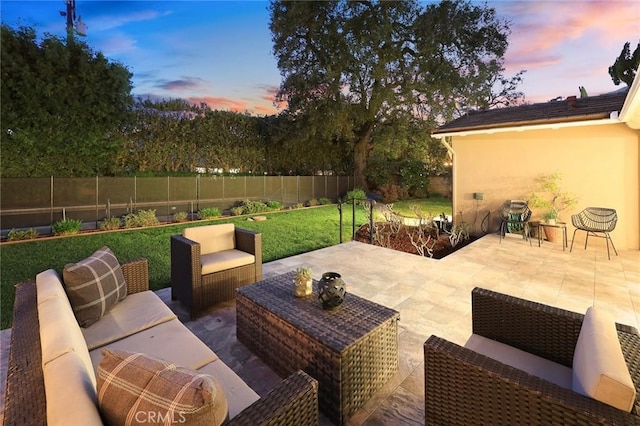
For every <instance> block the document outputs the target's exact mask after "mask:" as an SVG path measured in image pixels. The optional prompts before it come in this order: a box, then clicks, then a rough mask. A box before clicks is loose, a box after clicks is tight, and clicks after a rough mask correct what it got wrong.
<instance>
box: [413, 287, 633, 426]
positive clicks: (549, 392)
mask: <svg viewBox="0 0 640 426" xmlns="http://www.w3.org/2000/svg"><path fill="white" fill-rule="evenodd" d="M471 300H472V324H473V334H472V336H471V337H470V338H469V341H468V342H467V344H465V346H464V347H463V346H459V345H457V344H455V343H452V342H450V341H447V340H445V339H443V338H440V337H437V336H431V337H429V339H428V340H427V341H426V342H425V344H424V375H425V423H426V424H428V425H443V424H447V425H481V424H492V425H513V424H527V425H551V424H554V425H556V424H557V425H560V424H565V425H569V424H570V425H576V424H580V425H591V424H594V425H595V424H598V425H602V424H620V425H622V424H625V425H627V424H628V425H631V424H635V425H638V424H640V401H639V400H638V398H639V396H640V361H639V360H640V335H639V334H638V330H637V329H635V328H634V327H630V326H626V325H621V324H617V323H614V321H613V319H611V318H610V317H607V315H606V313H603V312H602V311H596V310H595V309H594V308H590V309H589V311H587V315H582V314H578V313H575V312H570V311H566V310H563V309H559V308H554V307H551V306H548V305H544V304H540V303H535V302H531V301H527V300H524V299H519V298H516V297H512V296H508V295H505V294H501V293H496V292H493V291H490V290H486V289H481V288H475V289H474V290H473V291H472V299H471ZM596 312H599V313H598V314H596ZM598 315H600V316H599V317H598ZM601 319H606V321H600V320H601ZM583 324H584V327H583ZM601 325H604V326H603V327H601ZM583 329H584V330H583ZM618 344H619V346H618ZM590 345H592V346H590ZM593 346H596V347H597V348H595V349H594V347H593ZM609 350H612V352H611V353H608V351H609ZM613 350H617V351H618V352H617V357H616V356H612V354H613ZM602 351H604V352H605V354H603V352H602ZM598 357H600V358H598ZM611 360H615V361H617V362H613V364H615V365H614V366H613V367H615V368H612V366H611V365H610V364H609V362H610V361H611ZM602 361H604V362H602ZM600 362H602V364H604V367H603V368H600V367H601V365H602V364H600ZM612 372H615V373H616V374H619V376H618V377H622V378H625V379H626V380H620V381H618V382H616V383H615V386H616V387H615V388H614V389H613V390H612V388H609V389H608V391H609V393H608V395H606V394H607V391H604V393H603V394H599V393H598V392H599V391H600V390H601V388H600V386H601V385H602V384H604V383H609V384H611V382H610V381H609V380H610V378H611V375H612V374H613V373H612ZM592 373H595V374H594V375H592ZM584 374H586V375H587V376H589V379H599V380H600V381H599V382H598V381H597V380H594V381H585V380H584V376H583V375H584ZM605 376H606V377H605ZM576 377H577V379H576ZM587 382H588V383H591V384H593V383H595V386H596V389H595V391H596V394H597V398H598V399H596V398H595V397H593V398H592V397H590V396H585V393H584V391H585V389H584V388H581V386H582V385H583V384H584V383H587ZM575 383H578V385H575ZM619 384H623V385H624V389H623V391H624V392H623V397H622V401H620V400H617V399H616V400H615V401H613V403H614V404H615V405H610V404H611V402H612V401H611V399H609V400H607V403H605V402H602V400H603V399H607V398H610V397H611V395H614V396H616V397H618V396H620V393H619V391H620V389H619V388H617V386H618V385H619ZM574 389H576V390H574ZM593 391H594V389H592V388H589V390H588V391H587V393H590V392H593ZM616 405H622V406H623V408H616Z"/></svg>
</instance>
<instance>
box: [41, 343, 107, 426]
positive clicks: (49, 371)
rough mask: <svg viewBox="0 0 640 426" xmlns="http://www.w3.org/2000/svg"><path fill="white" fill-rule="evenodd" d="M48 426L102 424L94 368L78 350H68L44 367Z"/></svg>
mask: <svg viewBox="0 0 640 426" xmlns="http://www.w3.org/2000/svg"><path fill="white" fill-rule="evenodd" d="M43 372H44V378H45V380H44V389H45V394H46V399H47V425H50V426H54V425H60V426H67V425H87V426H89V425H102V420H101V418H100V412H99V411H98V401H97V395H96V384H95V375H94V372H93V369H91V370H87V369H86V366H85V363H84V361H83V360H82V357H81V356H80V355H79V354H78V353H77V352H68V353H66V354H64V355H62V356H59V357H58V358H56V359H54V360H52V361H50V362H48V363H47V364H46V365H45V366H44V368H43Z"/></svg>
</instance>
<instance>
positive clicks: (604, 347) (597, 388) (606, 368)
mask: <svg viewBox="0 0 640 426" xmlns="http://www.w3.org/2000/svg"><path fill="white" fill-rule="evenodd" d="M573 390H574V391H575V392H578V393H581V394H582V395H585V396H589V397H591V398H593V399H596V400H598V401H600V402H603V403H605V404H609V405H611V406H613V407H616V408H618V409H620V410H624V411H626V412H630V411H631V409H632V408H633V405H634V403H635V399H636V390H635V387H634V385H633V381H632V380H631V375H630V374H629V369H628V368H627V365H626V363H625V360H624V356H623V354H622V349H621V347H620V341H619V339H618V334H617V332H616V327H615V322H614V320H613V319H612V318H611V317H610V316H609V315H608V314H607V313H606V312H604V311H603V310H601V309H598V308H596V307H590V308H589V309H588V310H587V313H586V315H585V317H584V321H583V322H582V328H581V329H580V335H579V336H578V342H577V344H576V349H575V353H574V356H573Z"/></svg>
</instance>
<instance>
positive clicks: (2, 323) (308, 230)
mask: <svg viewBox="0 0 640 426" xmlns="http://www.w3.org/2000/svg"><path fill="white" fill-rule="evenodd" d="M411 204H418V205H420V206H421V208H422V210H423V211H424V212H429V213H432V214H434V215H438V214H440V213H442V212H443V211H444V212H445V213H447V214H450V212H451V202H450V201H449V200H446V199H444V198H430V199H426V200H410V201H402V202H398V203H396V204H394V209H395V210H397V211H401V212H403V213H402V214H403V215H404V214H406V215H407V216H410V215H411V210H410V209H409V206H410V205H411ZM266 215H267V216H268V220H266V221H263V222H252V221H247V217H246V216H243V217H234V218H224V219H218V220H211V221H195V222H185V223H179V224H172V225H164V226H156V227H151V228H142V229H130V230H120V231H114V232H106V233H87V234H80V235H78V236H74V237H66V238H57V239H40V240H38V239H36V240H29V241H23V242H19V243H14V244H3V245H2V246H0V328H2V329H5V328H9V327H11V319H12V315H13V299H14V285H15V284H16V283H19V282H21V281H25V280H29V279H33V278H34V277H35V276H36V274H38V273H40V272H42V271H44V270H47V269H50V268H53V269H55V270H56V271H58V272H61V271H62V269H63V268H64V265H65V264H67V263H73V262H77V261H78V260H80V259H83V258H85V257H87V256H89V255H90V254H92V253H93V252H94V251H96V250H97V249H99V248H100V247H102V246H108V247H109V248H110V249H111V250H112V251H113V252H114V253H115V255H116V256H117V257H118V259H119V260H120V261H121V262H126V261H129V260H133V259H138V258H141V257H144V258H147V259H148V260H149V286H150V288H151V289H152V290H159V289H161V288H165V287H169V286H170V285H171V254H170V237H171V235H175V234H180V233H182V229H184V228H186V227H191V226H201V225H204V224H214V223H234V224H235V225H236V226H238V227H240V228H245V229H251V230H253V231H258V232H261V233H262V253H263V255H262V260H263V262H264V263H266V262H270V261H273V260H277V259H282V258H285V257H290V256H294V255H296V254H300V253H306V252H309V251H313V250H317V249H320V248H324V247H329V246H333V245H336V244H338V243H339V242H340V235H339V234H340V231H339V229H340V215H339V213H338V209H337V207H336V206H335V205H325V206H319V207H314V208H308V209H299V210H287V211H282V212H277V213H266ZM351 218H352V211H351V206H348V205H345V208H344V210H343V238H342V240H343V241H349V240H351ZM365 221H366V216H365V214H364V210H363V209H362V208H361V207H357V208H356V226H358V225H360V224H362V223H364V222H365Z"/></svg>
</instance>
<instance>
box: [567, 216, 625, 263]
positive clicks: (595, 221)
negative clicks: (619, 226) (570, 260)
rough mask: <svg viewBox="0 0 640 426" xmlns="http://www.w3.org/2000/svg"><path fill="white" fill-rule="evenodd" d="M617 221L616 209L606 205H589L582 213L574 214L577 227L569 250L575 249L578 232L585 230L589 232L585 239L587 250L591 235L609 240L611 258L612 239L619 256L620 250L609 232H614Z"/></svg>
mask: <svg viewBox="0 0 640 426" xmlns="http://www.w3.org/2000/svg"><path fill="white" fill-rule="evenodd" d="M617 222H618V213H617V212H616V211H615V210H614V209H609V208H605V207H587V208H586V209H584V210H582V211H581V212H580V213H578V214H574V215H572V216H571V223H573V226H575V228H576V229H575V230H574V231H573V237H572V238H571V249H570V250H569V252H571V251H573V242H574V241H575V238H576V232H577V231H585V232H586V233H587V237H586V238H585V240H584V249H585V250H586V249H587V242H588V241H589V236H592V237H598V238H604V239H606V240H607V256H608V257H609V259H611V254H610V253H609V241H611V246H612V247H613V251H614V252H615V253H616V256H617V255H618V250H616V246H614V245H613V240H612V239H611V235H610V234H609V233H610V232H613V230H614V229H615V227H616V223H617Z"/></svg>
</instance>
